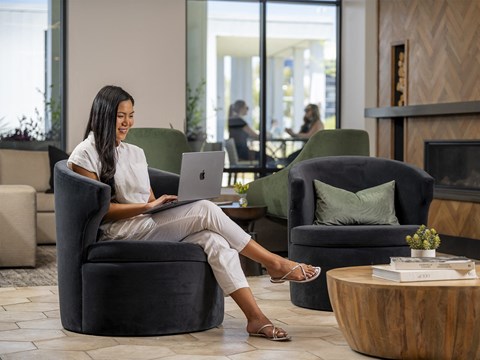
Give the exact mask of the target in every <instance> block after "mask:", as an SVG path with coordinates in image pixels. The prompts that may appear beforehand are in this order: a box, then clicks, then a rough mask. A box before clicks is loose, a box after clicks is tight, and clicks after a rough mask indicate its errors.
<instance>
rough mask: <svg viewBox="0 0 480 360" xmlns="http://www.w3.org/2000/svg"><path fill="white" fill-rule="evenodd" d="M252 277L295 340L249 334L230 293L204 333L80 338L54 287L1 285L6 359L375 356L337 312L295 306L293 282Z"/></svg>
mask: <svg viewBox="0 0 480 360" xmlns="http://www.w3.org/2000/svg"><path fill="white" fill-rule="evenodd" d="M249 281H250V285H251V287H252V290H253V293H254V294H255V296H256V298H257V300H258V303H259V304H260V306H261V308H262V309H263V310H264V312H265V313H266V314H267V316H269V317H270V319H271V320H272V321H274V323H275V324H278V325H279V326H281V327H283V328H285V329H286V330H288V332H289V333H290V335H292V337H293V339H292V341H290V342H273V341H268V340H265V339H262V338H256V337H248V335H247V334H246V332H245V319H244V316H243V314H242V313H241V311H240V310H239V309H238V307H237V306H236V304H235V303H234V302H233V301H232V299H231V298H226V299H225V301H226V302H225V320H224V322H223V325H222V326H221V327H219V328H215V329H211V330H208V331H204V332H198V333H191V334H183V335H175V336H160V337H136V338H124V337H100V336H87V335H81V334H76V333H72V332H69V331H66V330H64V329H63V328H62V325H61V323H60V319H59V316H60V314H59V308H58V297H57V295H56V294H57V288H56V287H30V288H0V359H3V360H13V359H15V360H17V359H35V360H39V359H40V360H44V359H45V360H47V359H48V360H56V359H62V360H63V359H66V360H69V359H72V360H74V359H75V360H77V359H78V360H83V359H89V360H92V359H94V360H106V359H108V360H123V359H132V360H133V359H135V360H138V359H139V360H143V359H166V360H187V359H188V360H196V359H198V360H226V359H232V360H256V359H261V360H269V359H273V360H282V359H292V360H309V359H323V360H334V359H342V360H349V359H352V360H354V359H371V358H370V357H367V356H363V355H360V354H358V353H355V352H354V351H352V350H351V349H350V348H349V347H348V345H347V344H346V342H345V339H344V338H343V336H342V334H341V332H340V330H339V329H338V327H337V323H336V321H335V317H334V315H333V313H329V312H321V311H313V310H307V309H302V308H299V307H296V306H294V305H292V303H291V302H290V300H289V291H288V289H289V287H288V284H281V285H273V284H270V282H269V281H268V277H266V276H261V277H250V278H249Z"/></svg>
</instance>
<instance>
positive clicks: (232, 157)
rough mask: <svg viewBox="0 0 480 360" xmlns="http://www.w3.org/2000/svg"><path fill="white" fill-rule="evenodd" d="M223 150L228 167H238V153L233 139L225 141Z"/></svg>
mask: <svg viewBox="0 0 480 360" xmlns="http://www.w3.org/2000/svg"><path fill="white" fill-rule="evenodd" d="M224 144H225V150H226V151H227V155H228V162H229V163H230V166H235V165H238V153H237V148H236V147H235V139H233V138H230V139H227V140H225V142H224Z"/></svg>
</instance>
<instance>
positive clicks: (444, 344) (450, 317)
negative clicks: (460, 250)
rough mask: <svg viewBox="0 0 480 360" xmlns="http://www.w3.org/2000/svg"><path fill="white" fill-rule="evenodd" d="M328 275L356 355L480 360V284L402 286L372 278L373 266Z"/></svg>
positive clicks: (336, 310)
mask: <svg viewBox="0 0 480 360" xmlns="http://www.w3.org/2000/svg"><path fill="white" fill-rule="evenodd" d="M479 270H480V268H479V266H477V272H478V271H479ZM326 275H327V284H328V293H329V296H330V301H331V303H332V307H333V311H334V313H335V317H336V319H337V322H338V325H339V327H340V330H341V331H342V333H343V335H344V336H345V338H346V340H347V342H348V344H349V345H350V347H351V348H352V349H353V350H355V351H358V352H361V353H364V354H368V355H373V356H376V357H381V358H387V359H452V360H453V359H455V360H459V359H480V280H478V279H474V280H455V281H428V282H409V283H397V282H393V281H388V280H382V279H376V278H372V269H371V267H370V266H358V267H348V268H339V269H333V270H330V271H328V272H327V274H326Z"/></svg>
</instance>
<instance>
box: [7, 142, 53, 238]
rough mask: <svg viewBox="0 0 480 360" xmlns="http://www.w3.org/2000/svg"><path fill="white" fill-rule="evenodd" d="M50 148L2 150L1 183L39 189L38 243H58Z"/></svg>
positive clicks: (37, 207)
mask: <svg viewBox="0 0 480 360" xmlns="http://www.w3.org/2000/svg"><path fill="white" fill-rule="evenodd" d="M49 181H50V162H49V158H48V151H29V150H11V149H0V185H29V186H31V187H32V188H34V189H35V192H36V214H37V219H36V223H37V224H36V227H37V229H36V233H37V244H55V243H56V234H55V203H54V195H53V193H48V194H47V193H45V191H47V190H48V189H49V188H50V185H49Z"/></svg>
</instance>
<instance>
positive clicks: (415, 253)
mask: <svg viewBox="0 0 480 360" xmlns="http://www.w3.org/2000/svg"><path fill="white" fill-rule="evenodd" d="M405 240H406V241H407V244H408V245H409V246H410V249H411V253H412V257H435V250H436V249H437V248H438V247H439V246H440V236H439V235H438V234H437V232H436V230H435V229H433V228H431V229H429V228H427V227H426V226H425V225H421V226H420V227H419V228H418V230H417V231H416V232H415V234H413V235H407V237H406V238H405Z"/></svg>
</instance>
